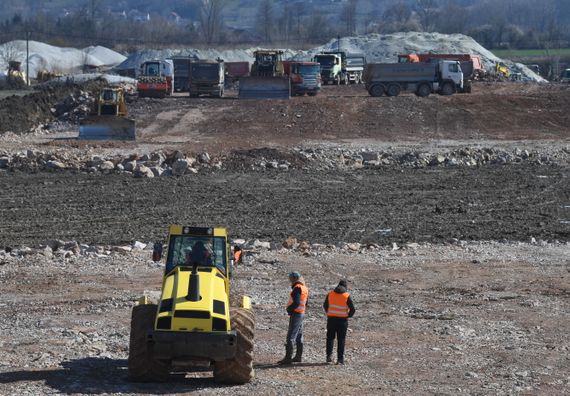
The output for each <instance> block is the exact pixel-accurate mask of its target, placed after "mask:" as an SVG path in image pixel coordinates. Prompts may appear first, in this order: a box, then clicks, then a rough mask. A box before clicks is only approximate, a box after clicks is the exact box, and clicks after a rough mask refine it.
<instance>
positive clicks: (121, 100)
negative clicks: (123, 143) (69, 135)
mask: <svg viewBox="0 0 570 396" xmlns="http://www.w3.org/2000/svg"><path fill="white" fill-rule="evenodd" d="M135 132H136V128H135V121H134V120H133V119H130V118H127V104H126V102H125V92H124V90H123V89H122V88H104V89H102V90H101V91H100V92H99V96H98V97H97V100H96V101H95V109H94V111H93V114H92V115H90V116H88V117H86V118H84V119H82V120H81V121H80V122H79V139H82V140H135Z"/></svg>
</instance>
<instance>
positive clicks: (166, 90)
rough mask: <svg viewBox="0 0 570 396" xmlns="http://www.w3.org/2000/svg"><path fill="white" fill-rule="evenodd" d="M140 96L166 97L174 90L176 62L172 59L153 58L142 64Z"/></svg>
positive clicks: (139, 80)
mask: <svg viewBox="0 0 570 396" xmlns="http://www.w3.org/2000/svg"><path fill="white" fill-rule="evenodd" d="M137 91H138V94H139V97H141V98H142V97H153V98H164V97H166V96H170V95H172V93H173V92H174V63H173V62H172V59H166V60H151V61H146V62H144V63H143V64H142V65H141V70H140V75H139V77H138V79H137Z"/></svg>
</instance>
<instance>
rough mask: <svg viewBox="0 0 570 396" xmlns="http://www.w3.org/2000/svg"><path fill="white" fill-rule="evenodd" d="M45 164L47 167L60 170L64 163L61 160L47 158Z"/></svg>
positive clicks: (63, 167)
mask: <svg viewBox="0 0 570 396" xmlns="http://www.w3.org/2000/svg"><path fill="white" fill-rule="evenodd" d="M46 166H47V167H48V168H49V169H55V170H61V169H65V164H64V163H63V162H60V161H56V160H49V161H48V162H47V163H46Z"/></svg>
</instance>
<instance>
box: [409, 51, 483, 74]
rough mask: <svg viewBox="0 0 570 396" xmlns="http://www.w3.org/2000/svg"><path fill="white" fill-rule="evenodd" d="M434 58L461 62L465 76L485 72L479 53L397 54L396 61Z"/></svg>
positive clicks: (416, 60) (410, 61)
mask: <svg viewBox="0 0 570 396" xmlns="http://www.w3.org/2000/svg"><path fill="white" fill-rule="evenodd" d="M434 60H454V61H458V62H461V70H463V73H464V74H465V77H469V76H478V75H482V74H483V73H484V72H485V68H484V67H483V62H481V56H480V55H474V54H407V55H398V63H417V62H432V61H434Z"/></svg>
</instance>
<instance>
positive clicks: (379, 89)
mask: <svg viewBox="0 0 570 396" xmlns="http://www.w3.org/2000/svg"><path fill="white" fill-rule="evenodd" d="M368 93H369V94H370V95H372V96H374V97H377V98H379V97H380V96H382V95H384V86H383V85H382V84H374V85H373V86H371V87H370V89H369V90H368Z"/></svg>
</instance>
